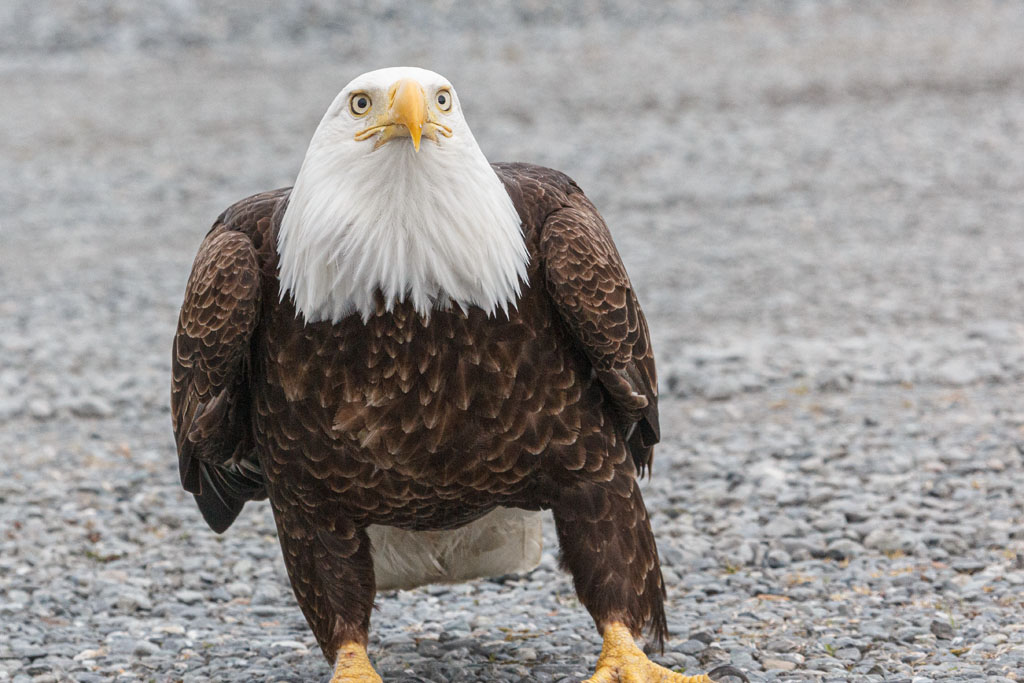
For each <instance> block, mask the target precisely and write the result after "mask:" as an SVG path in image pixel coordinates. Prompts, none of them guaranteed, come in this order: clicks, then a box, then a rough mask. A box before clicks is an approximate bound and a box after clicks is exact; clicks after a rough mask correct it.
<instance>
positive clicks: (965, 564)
mask: <svg viewBox="0 0 1024 683" xmlns="http://www.w3.org/2000/svg"><path fill="white" fill-rule="evenodd" d="M986 566H987V565H985V563H984V562H978V561H976V560H958V561H956V562H954V563H953V571H955V572H958V573H960V574H977V573H978V572H980V571H983V570H984V569H985V567H986Z"/></svg>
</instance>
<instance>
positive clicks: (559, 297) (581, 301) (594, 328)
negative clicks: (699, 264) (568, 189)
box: [540, 186, 660, 474]
mask: <svg viewBox="0 0 1024 683" xmlns="http://www.w3.org/2000/svg"><path fill="white" fill-rule="evenodd" d="M573 187H574V189H577V188H575V186H573ZM565 201H566V203H565V205H564V206H562V207H561V208H559V209H558V210H556V211H554V212H553V213H551V214H550V215H549V216H548V218H547V220H546V221H545V223H544V227H543V229H542V231H541V235H540V255H541V259H542V260H543V263H544V276H545V280H546V282H545V285H546V287H547V291H548V294H549V295H550V296H551V299H552V300H553V301H554V304H555V308H556V309H557V310H558V313H559V314H560V315H561V317H562V319H563V320H564V321H565V323H566V325H567V326H568V327H569V330H570V331H571V332H572V334H573V336H574V338H575V339H576V342H577V343H578V344H579V346H580V348H581V349H582V350H583V352H584V353H585V354H586V355H587V358H589V359H590V362H591V364H592V366H593V368H594V372H595V373H596V375H597V378H598V379H599V380H600V382H601V384H602V385H603V386H604V388H605V390H606V392H607V394H608V396H609V398H610V399H611V401H612V403H613V405H614V406H615V408H616V409H617V412H618V413H619V416H620V417H621V418H622V420H623V428H624V430H625V432H626V434H627V442H628V444H629V450H630V453H631V454H632V456H633V461H634V463H635V464H636V467H637V471H638V472H639V473H641V474H642V473H643V472H644V471H645V470H646V469H647V468H649V467H650V466H651V460H652V456H653V452H654V444H656V443H657V442H658V440H659V439H660V428H659V426H658V379H657V374H656V372H655V369H654V352H653V351H652V350H651V339H650V335H649V333H648V331H647V320H646V319H645V318H644V314H643V311H642V310H640V303H639V302H638V301H637V298H636V294H635V293H634V291H633V285H632V284H631V283H630V281H629V276H628V275H627V274H626V268H625V266H623V264H622V258H621V257H620V256H619V252H618V251H617V250H616V248H615V244H614V243H613V242H612V236H611V233H609V232H608V227H607V226H606V225H605V223H604V220H602V218H601V216H600V214H598V212H597V209H595V208H594V205H593V204H591V203H590V200H589V199H587V197H586V196H585V195H584V194H583V193H582V192H579V191H576V192H572V193H570V194H568V195H567V196H566V200H565Z"/></svg>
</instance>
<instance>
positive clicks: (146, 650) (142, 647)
mask: <svg viewBox="0 0 1024 683" xmlns="http://www.w3.org/2000/svg"><path fill="white" fill-rule="evenodd" d="M158 652H160V646H159V645H157V644H156V643H151V642H149V641H148V640H140V641H138V642H137V643H135V648H134V649H133V650H132V654H133V655H135V656H136V657H149V656H150V655H155V654H156V653H158Z"/></svg>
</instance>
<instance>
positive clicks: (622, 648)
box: [584, 623, 714, 683]
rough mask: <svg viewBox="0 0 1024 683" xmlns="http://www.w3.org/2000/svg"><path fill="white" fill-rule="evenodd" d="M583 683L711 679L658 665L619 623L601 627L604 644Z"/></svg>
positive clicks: (709, 682) (705, 681) (693, 682)
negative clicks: (595, 666)
mask: <svg viewBox="0 0 1024 683" xmlns="http://www.w3.org/2000/svg"><path fill="white" fill-rule="evenodd" d="M584 683H714V681H712V680H711V679H710V678H709V677H708V676H706V675H701V676H684V675H682V674H678V673H676V672H675V671H669V670H668V669H666V668H665V667H663V666H658V665H657V664H655V663H654V662H652V661H651V660H649V659H647V655H645V654H644V653H643V650H641V649H640V648H639V647H637V646H636V643H635V642H634V641H633V636H632V634H631V633H630V632H629V629H628V628H626V627H625V626H623V625H622V624H619V623H611V624H608V625H607V626H605V627H604V647H602V648H601V656H600V657H599V658H598V660H597V671H596V672H595V673H594V675H593V676H592V677H590V678H588V679H587V680H586V681H584Z"/></svg>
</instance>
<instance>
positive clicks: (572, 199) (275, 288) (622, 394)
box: [172, 164, 665, 658]
mask: <svg viewBox="0 0 1024 683" xmlns="http://www.w3.org/2000/svg"><path fill="white" fill-rule="evenodd" d="M495 171H496V172H497V174H498V176H499V177H500V178H501V180H502V181H503V182H504V184H505V186H506V188H507V190H508V192H509V195H510V196H511V197H512V200H513V203H514V204H515V207H516V209H517V210H518V212H519V215H520V217H521V218H522V227H523V235H524V238H525V241H526V245H527V247H528V249H529V253H530V263H529V268H528V275H529V280H528V283H527V284H526V285H524V289H523V292H522V295H521V297H520V298H519V300H518V302H517V304H516V306H515V307H514V308H511V309H510V311H509V314H508V316H507V317H506V316H505V315H504V314H502V313H498V314H497V315H495V316H492V317H488V315H487V314H486V313H485V312H484V311H482V310H481V309H478V308H471V309H470V310H468V311H466V312H462V311H461V309H459V308H458V307H455V308H453V309H452V310H435V311H433V312H432V313H431V315H430V316H429V318H424V317H422V316H420V315H418V314H417V313H415V312H414V311H413V310H412V309H411V307H410V306H408V305H407V304H402V303H399V304H397V305H396V306H395V307H394V308H393V310H390V311H388V310H385V306H384V305H383V299H379V301H380V302H381V303H380V306H379V307H378V311H377V314H376V315H375V316H371V317H370V319H369V320H368V321H366V322H365V323H364V322H363V320H362V319H361V317H360V316H359V315H358V314H354V315H351V316H349V317H347V318H345V319H343V320H342V321H340V322H338V323H336V324H332V323H329V322H317V323H312V324H307V323H306V322H305V321H304V320H303V318H302V316H301V315H297V313H296V311H295V308H294V306H293V304H292V302H291V300H290V297H288V296H285V297H283V298H282V297H281V292H280V291H279V283H278V277H277V267H278V266H277V227H278V224H279V222H280V220H281V217H282V215H283V213H284V209H285V206H286V202H287V199H288V190H278V191H276V192H270V193H265V194H262V195H257V196H254V197H251V198H249V199H246V200H243V201H242V202H239V203H238V204H236V205H234V206H233V207H231V208H230V209H228V211H226V212H225V213H224V214H223V215H222V216H221V217H220V218H219V219H218V221H217V222H216V224H215V225H214V227H213V229H212V230H211V231H210V233H209V235H208V236H207V238H206V241H205V242H204V243H203V246H202V248H201V250H200V252H199V255H198V257H197V258H196V262H195V265H194V267H193V272H192V276H191V278H190V280H189V284H188V289H187V292H186V296H185V303H184V306H183V307H182V311H181V317H180V320H179V327H178V333H177V336H176V339H175V344H174V359H173V361H174V378H173V389H172V407H173V417H174V428H175V435H176V438H177V443H178V452H179V458H180V465H181V475H182V481H183V484H184V485H185V487H186V488H187V489H188V490H189V491H191V492H193V493H194V494H196V498H197V501H198V503H199V506H200V509H201V510H202V512H203V514H204V516H205V517H206V519H207V521H208V522H209V523H210V525H211V526H212V527H213V528H214V529H216V530H217V531H222V530H223V529H225V528H227V526H229V525H230V524H231V522H232V521H233V520H234V518H235V516H237V514H238V512H239V510H240V509H241V507H242V504H243V503H244V502H245V501H246V500H250V499H256V498H262V497H264V496H266V497H269V499H270V502H271V504H272V506H273V510H274V516H275V519H276V521H277V526H278V530H279V536H280V542H281V546H282V548H283V550H284V557H285V561H286V564H287V566H288V571H289V575H290V577H291V581H292V585H293V587H294V589H295V594H296V597H297V598H298V601H299V603H300V605H301V606H302V609H303V611H304V612H305V614H306V617H307V619H308V620H309V622H310V625H311V626H312V628H313V630H314V632H315V634H316V637H317V639H318V641H319V643H320V645H321V647H322V648H323V650H324V653H325V654H326V655H327V656H328V658H331V657H333V656H334V654H335V652H336V651H337V649H338V647H339V645H340V644H341V643H343V642H349V641H352V640H357V641H361V642H365V640H366V634H367V629H368V625H369V618H370V609H371V606H372V602H373V596H374V578H373V564H372V561H371V556H370V544H369V540H368V538H367V535H366V532H365V529H366V527H367V526H368V525H371V524H384V525H393V526H398V527H402V528H406V529H412V530H427V529H447V528H454V527H458V526H461V525H464V524H466V523H468V522H471V521H473V520H475V519H477V518H479V517H480V516H482V515H484V514H486V513H487V512H488V511H490V510H492V509H493V508H494V507H495V506H499V505H500V506H506V507H520V508H526V509H551V510H552V511H553V514H554V518H555V522H556V525H557V528H558V533H559V540H560V544H561V548H562V561H563V565H564V566H565V567H566V569H567V570H569V571H570V572H572V574H573V578H574V581H575V585H576V588H577V591H578V593H579V595H580V598H581V600H582V602H583V603H584V604H585V605H586V607H587V608H588V609H589V610H590V612H591V614H592V615H593V616H594V619H595V621H597V623H598V626H602V625H603V624H604V623H606V622H608V621H609V620H616V621H619V622H622V623H625V624H626V625H627V626H628V627H629V629H630V630H631V631H633V632H634V633H637V632H639V631H640V630H641V628H643V627H645V626H647V627H649V628H650V629H651V630H652V632H653V634H654V635H655V637H656V638H658V639H661V638H662V637H663V636H664V635H665V617H664V612H663V608H662V600H663V594H664V589H663V586H662V581H661V572H660V569H659V566H658V557H657V551H656V549H655V544H654V538H653V536H652V534H651V530H650V526H649V523H648V519H647V512H646V510H645V508H644V504H643V501H642V499H641V495H640V490H639V487H638V485H637V481H636V479H637V475H638V473H641V472H643V470H644V469H645V468H647V467H648V466H649V465H650V461H651V453H652V447H653V445H654V444H655V442H656V441H657V440H658V419H657V391H656V378H655V370H654V360H653V355H652V351H651V347H650V340H649V337H648V332H647V325H646V322H645V320H644V317H643V314H642V312H641V310H640V307H639V304H638V303H637V300H636V297H635V295H634V293H633V290H632V287H631V285H630V282H629V279H628V277H627V275H626V272H625V270H624V268H623V266H622V262H621V260H620V258H619V256H618V253H617V252H616V250H615V247H614V245H613V244H612V240H611V237H610V235H609V233H608V230H607V228H606V227H605V225H604V223H603V222H602V221H601V219H600V217H599V216H598V214H597V212H596V211H595V210H594V208H593V206H592V205H591V204H590V202H589V201H588V200H587V199H586V198H585V197H584V195H583V193H582V192H581V191H580V190H579V188H578V187H577V186H576V185H575V184H574V183H573V182H572V181H571V180H569V179H568V178H566V177H565V176H563V175H561V174H559V173H557V172H554V171H550V170H548V169H542V168H538V167H533V166H526V165H519V164H515V165H511V164H510V165H496V166H495Z"/></svg>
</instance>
